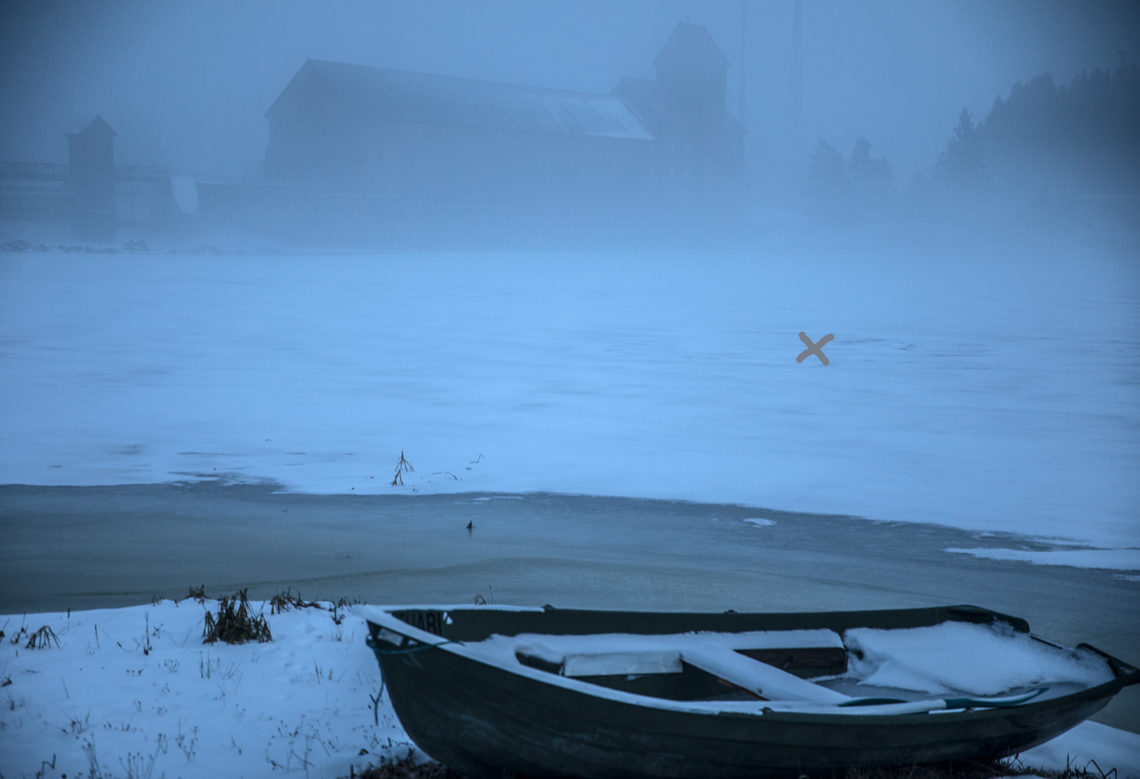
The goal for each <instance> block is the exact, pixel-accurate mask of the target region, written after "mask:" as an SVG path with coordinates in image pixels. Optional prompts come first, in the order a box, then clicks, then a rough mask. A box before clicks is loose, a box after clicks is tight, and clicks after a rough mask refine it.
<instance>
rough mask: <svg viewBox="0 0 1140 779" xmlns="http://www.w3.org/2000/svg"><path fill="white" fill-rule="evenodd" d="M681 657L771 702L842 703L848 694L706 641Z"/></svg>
mask: <svg viewBox="0 0 1140 779" xmlns="http://www.w3.org/2000/svg"><path fill="white" fill-rule="evenodd" d="M681 660H682V661H684V662H685V663H688V664H689V665H691V666H693V667H694V668H699V669H701V670H702V671H704V672H705V673H709V674H712V675H713V676H715V677H717V678H718V679H723V680H724V681H726V682H728V683H730V684H732V685H734V686H736V687H740V688H741V689H744V690H747V691H748V692H750V693H752V694H753V695H757V696H759V697H761V698H765V699H767V700H770V701H812V702H815V703H843V702H845V701H849V700H851V698H850V696H848V695H844V694H843V693H841V692H836V691H835V690H831V689H828V688H827V687H822V686H820V685H818V684H814V683H812V682H809V681H807V680H806V679H801V678H800V677H798V676H795V675H794V674H790V673H788V672H787V671H782V670H780V669H779V668H776V667H775V666H771V665H768V664H767V663H762V662H760V661H759V660H753V659H752V658H750V657H745V656H744V655H742V654H740V653H739V652H737V651H736V650H734V649H731V648H730V647H726V646H718V645H716V644H706V645H704V646H696V647H692V648H686V649H683V650H681Z"/></svg>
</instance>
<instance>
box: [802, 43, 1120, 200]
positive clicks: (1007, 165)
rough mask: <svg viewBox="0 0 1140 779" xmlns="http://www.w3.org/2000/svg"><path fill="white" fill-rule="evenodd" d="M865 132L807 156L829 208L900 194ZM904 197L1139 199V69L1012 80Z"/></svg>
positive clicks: (821, 145) (964, 121)
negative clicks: (845, 146) (846, 144)
mask: <svg viewBox="0 0 1140 779" xmlns="http://www.w3.org/2000/svg"><path fill="white" fill-rule="evenodd" d="M870 148H871V144H870V142H869V141H868V140H867V139H865V138H859V139H858V140H857V141H856V143H855V148H854V150H853V151H852V154H851V156H850V159H845V158H844V156H843V155H842V154H841V153H840V152H839V151H838V150H836V149H835V148H834V147H833V146H831V144H829V143H828V142H827V141H826V140H824V139H823V138H820V139H819V141H818V143H817V146H816V150H815V152H814V153H813V154H812V156H811V160H810V165H809V170H808V195H809V201H810V203H811V204H812V206H813V207H814V210H816V211H817V212H819V213H821V214H825V215H837V214H838V213H839V212H845V213H848V214H850V215H859V214H873V213H877V212H879V211H881V209H882V207H883V206H885V205H887V204H888V203H889V202H890V201H891V200H892V199H893V198H894V196H895V194H897V193H896V192H895V187H894V186H893V176H892V172H891V165H890V162H889V161H888V160H887V159H886V158H885V157H879V158H875V157H872V156H871V155H870V153H869V152H870ZM908 190H909V191H908V198H909V200H911V201H912V205H913V201H914V200H915V199H916V198H917V199H918V200H921V201H929V200H930V196H932V195H934V194H936V193H938V192H941V193H942V194H945V195H949V196H961V195H965V196H971V197H973V198H977V199H979V200H981V199H984V196H985V195H987V194H989V193H995V194H1001V195H1003V196H1011V197H1013V198H1014V199H1017V200H1022V201H1024V200H1028V199H1038V200H1040V199H1050V198H1058V197H1062V198H1072V197H1094V198H1095V197H1105V196H1107V197H1119V196H1128V197H1137V196H1140V68H1137V66H1136V65H1135V64H1133V63H1126V64H1122V65H1120V66H1118V67H1116V68H1115V69H1112V70H1107V69H1102V68H1097V69H1095V70H1092V71H1085V72H1082V73H1080V74H1078V75H1077V76H1076V77H1074V78H1073V80H1072V81H1071V82H1070V83H1069V85H1068V86H1064V85H1060V84H1057V83H1056V82H1055V81H1054V80H1053V77H1052V75H1050V74H1049V73H1044V74H1041V75H1039V76H1037V77H1035V78H1033V79H1030V80H1029V81H1026V82H1021V81H1019V82H1018V83H1016V84H1014V85H1013V88H1012V89H1011V90H1010V93H1009V96H1008V97H1006V98H1004V99H1003V98H1001V97H997V98H996V99H995V100H994V103H993V106H992V107H991V109H990V112H989V114H988V115H987V116H986V118H985V119H984V120H982V121H981V122H975V120H974V117H972V116H971V115H970V112H969V111H967V110H966V109H963V110H962V112H961V113H960V114H959V116H958V122H957V124H956V125H955V126H954V127H953V128H952V130H951V134H950V138H949V140H948V142H947V144H946V147H945V150H944V151H943V152H942V154H941V155H940V156H939V158H938V161H937V164H936V165H935V168H934V176H933V178H932V179H931V180H927V179H926V177H925V176H923V175H922V174H916V176H915V177H914V179H912V180H911V181H910V183H909V186H908Z"/></svg>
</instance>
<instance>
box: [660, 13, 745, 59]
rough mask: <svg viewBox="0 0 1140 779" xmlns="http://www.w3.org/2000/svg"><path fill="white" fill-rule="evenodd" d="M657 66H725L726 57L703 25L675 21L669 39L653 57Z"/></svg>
mask: <svg viewBox="0 0 1140 779" xmlns="http://www.w3.org/2000/svg"><path fill="white" fill-rule="evenodd" d="M653 65H654V67H657V68H662V67H666V68H693V67H700V69H702V70H703V69H704V68H707V67H712V68H717V69H721V68H727V67H728V59H727V58H726V57H725V56H724V52H723V51H721V50H720V46H717V44H716V40H715V39H714V38H713V37H712V33H710V32H709V31H708V28H707V27H705V26H704V25H700V24H693V23H691V22H677V26H676V27H674V28H673V32H672V33H671V34H670V35H669V39H668V40H666V41H665V45H664V46H662V47H661V51H659V52H657V56H656V57H655V58H654V59H653Z"/></svg>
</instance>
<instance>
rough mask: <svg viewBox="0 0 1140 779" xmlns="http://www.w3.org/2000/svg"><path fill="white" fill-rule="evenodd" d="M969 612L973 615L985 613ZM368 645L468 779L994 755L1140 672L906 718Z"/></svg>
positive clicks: (698, 772)
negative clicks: (616, 685) (683, 698)
mask: <svg viewBox="0 0 1140 779" xmlns="http://www.w3.org/2000/svg"><path fill="white" fill-rule="evenodd" d="M932 611H940V610H909V611H906V612H899V611H896V612H863V614H864V615H866V616H864V617H862V618H860V617H859V616H858V613H855V612H849V613H844V614H843V615H842V617H841V618H839V619H833V620H831V621H830V624H831V625H832V626H835V625H836V624H837V623H839V629H842V627H843V623H848V626H850V625H856V624H858V625H864V626H868V627H878V626H888V625H890V623H895V624H902V625H904V626H906V625H912V624H935V622H933V621H930V620H932V619H936V617H937V616H938V615H935V614H931V612H932ZM979 611H981V610H979ZM405 613H406V612H405ZM965 613H966V615H967V617H968V618H969V619H971V621H977V620H975V619H974V618H975V617H977V616H978V615H977V613H974V612H965ZM982 613H983V614H993V612H982ZM590 614H591V612H573V613H569V616H570V617H571V618H570V619H569V620H557V619H552V620H550V622H551V623H552V624H551V625H550V626H543V627H544V628H546V629H547V632H553V631H554V630H566V629H567V626H568V625H569V626H575V625H576V624H577V623H578V622H581V623H583V624H582V626H581V627H582V629H581V630H580V631H579V632H585V627H586V625H588V624H594V623H591V620H590V618H589V615H590ZM594 614H598V615H604V616H602V617H601V618H600V619H599V620H596V621H595V622H596V623H604V622H606V621H608V620H609V619H611V618H612V615H613V614H614V613H613V612H594ZM883 615H886V616H883ZM536 616H538V617H541V616H542V615H541V614H539V615H536ZM627 616H629V617H630V619H626V620H622V619H620V618H619V620H618V622H620V623H621V624H622V625H623V627H624V629H625V630H627V631H630V632H641V631H639V630H637V628H639V627H641V628H643V629H644V632H652V630H653V629H656V628H654V627H653V624H654V622H655V620H654V619H653V618H652V617H653V616H663V615H637V614H630V615H627ZM674 616H678V615H668V617H674ZM690 616H691V615H690ZM706 616H708V617H718V618H719V617H723V616H724V615H706ZM791 616H792V615H732V617H733V618H739V619H733V620H732V621H734V622H736V623H738V624H744V623H747V624H748V625H749V628H750V629H766V628H765V627H763V626H771V627H770V628H768V629H784V626H785V625H786V624H787V623H788V619H786V618H788V617H791ZM796 616H797V617H803V616H805V615H796ZM807 616H811V615H807ZM815 616H816V617H817V618H822V620H821V619H816V620H809V621H814V622H815V623H818V624H822V623H823V622H826V621H827V617H828V616H834V615H815ZM943 616H944V615H943ZM998 616H1003V615H998ZM766 617H769V618H770V619H765V618H766ZM638 618H642V619H643V621H644V624H640V625H639V624H638ZM749 618H751V619H749ZM781 618H784V619H781ZM518 619H519V618H518V617H510V616H508V617H507V619H506V620H505V623H506V624H504V625H502V626H500V627H501V628H502V629H503V630H506V631H512V623H513V622H515V621H517V620H518ZM852 619H853V620H854V621H853V622H851V621H850V620H852ZM1008 619H1013V618H1008ZM412 621H413V622H414V621H415V620H414V619H413V620H412ZM665 621H666V622H672V620H671V619H669V618H666V619H665ZM716 621H717V620H716V619H713V620H712V622H714V623H715V622H716ZM792 621H793V622H794V621H796V620H794V619H793V620H792ZM801 621H802V620H801ZM460 622H461V623H462V622H464V620H463V618H460ZM523 622H525V623H526V624H527V627H526V629H527V630H531V629H534V628H535V626H536V624H540V623H541V620H533V619H531V618H529V617H526V618H523ZM1017 622H1020V621H1017ZM684 624H686V625H689V626H690V627H689V629H708V628H707V627H702V626H697V627H692V625H693V622H692V621H691V620H690V621H686V622H685V623H684ZM1023 624H1024V623H1022V625H1023ZM756 625H762V627H759V628H757V627H755V626H756ZM1016 626H1017V627H1021V625H1016ZM672 627H673V626H672V625H670V626H668V627H667V628H666V629H671V628H672ZM1025 627H1026V629H1027V626H1025ZM631 628H632V630H631ZM466 629H471V626H470V625H467V626H464V625H462V624H460V625H459V627H458V628H457V632H458V633H463V631H464V630H466ZM595 629H599V628H598V627H597V624H595ZM480 630H481V629H480ZM600 630H605V627H604V626H603V627H601V628H600ZM443 632H444V633H446V631H443ZM512 632H521V631H512ZM372 643H373V647H374V649H377V657H378V659H379V661H380V665H381V669H382V672H383V675H384V679H385V683H386V685H387V688H388V690H389V695H390V697H391V700H392V704H393V707H394V708H395V710H396V713H397V715H398V716H399V718H400V721H401V723H402V724H403V726H404V728H405V729H406V731H407V732H408V735H409V736H410V737H411V738H412V739H413V741H415V743H416V744H417V745H418V746H419V747H420V748H421V749H422V750H423V751H424V752H426V753H427V754H428V755H430V756H432V757H433V758H434V759H436V760H438V761H440V762H442V763H444V764H446V765H448V766H449V767H451V768H453V769H455V770H458V771H461V772H463V773H466V774H470V775H472V776H479V775H487V776H499V775H502V773H503V771H507V772H514V773H515V774H519V775H528V776H537V777H598V778H601V777H692V778H693V779H715V778H716V777H725V778H727V777H756V776H786V775H789V774H792V775H800V774H809V775H811V774H818V773H824V772H829V771H834V770H841V769H844V768H848V767H851V766H856V765H880V766H887V765H910V764H916V763H934V762H944V761H959V760H970V761H980V760H988V759H996V758H1000V757H1004V756H1007V755H1011V754H1015V753H1017V752H1020V751H1023V750H1025V749H1028V748H1030V747H1032V746H1034V745H1036V744H1039V743H1042V742H1044V741H1047V740H1049V739H1051V738H1053V737H1055V736H1057V735H1058V734H1060V733H1062V732H1064V731H1066V730H1068V729H1069V728H1071V727H1073V726H1074V725H1076V724H1078V723H1080V722H1081V721H1083V720H1085V719H1087V718H1088V717H1090V716H1092V715H1093V714H1095V713H1096V712H1097V711H1099V710H1100V709H1101V708H1103V707H1104V706H1105V705H1106V704H1107V703H1108V701H1109V700H1111V698H1112V695H1113V694H1114V693H1115V692H1116V691H1117V690H1118V689H1119V688H1120V687H1122V686H1123V685H1124V684H1130V683H1134V681H1136V679H1135V678H1134V676H1133V673H1134V672H1135V669H1131V668H1130V667H1129V666H1124V665H1123V664H1120V663H1119V661H1113V662H1115V663H1117V664H1118V665H1119V666H1120V668H1121V669H1123V675H1121V673H1120V672H1118V678H1117V679H1116V680H1114V682H1111V683H1108V684H1104V685H1100V686H1098V687H1094V688H1090V689H1087V690H1083V691H1081V692H1079V693H1075V694H1071V695H1066V696H1063V697H1059V698H1053V699H1049V700H1046V701H1041V702H1036V703H1028V704H1024V705H1020V706H1016V707H1012V708H1002V709H984V710H967V711H961V712H939V713H927V714H910V715H873V714H814V713H812V714H806V713H791V712H776V711H772V710H768V711H765V712H763V713H740V712H713V711H706V712H693V711H679V710H675V709H670V708H668V707H665V708H658V707H654V706H645V705H639V704H637V703H632V702H629V701H625V700H619V699H614V698H611V697H608V696H605V695H600V696H597V695H588V694H582V692H580V691H578V690H574V689H568V688H566V687H562V686H557V685H550V684H546V683H544V682H543V681H542V680H540V679H536V678H532V677H531V676H527V675H520V674H518V673H514V672H512V670H511V669H508V668H502V667H498V666H495V665H493V664H487V663H481V662H478V661H476V660H473V659H471V658H469V657H466V656H464V655H463V654H460V653H456V652H453V651H447V650H446V649H444V648H442V647H440V648H431V647H428V646H426V645H422V646H421V647H420V649H422V651H401V652H393V651H391V650H392V646H387V649H386V648H385V646H384V645H383V641H381V640H379V639H378V638H377V637H376V631H374V635H373V639H372Z"/></svg>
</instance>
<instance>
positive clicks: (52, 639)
mask: <svg viewBox="0 0 1140 779" xmlns="http://www.w3.org/2000/svg"><path fill="white" fill-rule="evenodd" d="M52 644H55V645H56V646H57V647H58V646H59V645H60V644H59V638H58V637H57V636H56V635H55V631H54V630H52V629H51V628H49V627H48V626H47V625H44V626H43V627H41V628H40V629H39V630H37V631H35V632H34V633H32V634H30V635H29V636H28V643H26V644H24V648H25V649H47V648H48V647H49V646H51V645H52Z"/></svg>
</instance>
